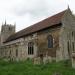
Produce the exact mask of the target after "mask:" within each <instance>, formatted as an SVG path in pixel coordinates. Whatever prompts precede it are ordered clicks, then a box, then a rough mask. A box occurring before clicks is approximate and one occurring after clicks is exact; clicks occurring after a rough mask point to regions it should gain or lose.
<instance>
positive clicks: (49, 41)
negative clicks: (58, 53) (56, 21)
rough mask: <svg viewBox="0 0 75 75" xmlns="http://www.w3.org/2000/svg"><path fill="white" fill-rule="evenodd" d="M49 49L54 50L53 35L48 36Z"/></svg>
mask: <svg viewBox="0 0 75 75" xmlns="http://www.w3.org/2000/svg"><path fill="white" fill-rule="evenodd" d="M48 48H53V37H52V35H49V36H48Z"/></svg>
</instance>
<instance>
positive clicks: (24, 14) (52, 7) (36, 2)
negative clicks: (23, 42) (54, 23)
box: [0, 0, 75, 31]
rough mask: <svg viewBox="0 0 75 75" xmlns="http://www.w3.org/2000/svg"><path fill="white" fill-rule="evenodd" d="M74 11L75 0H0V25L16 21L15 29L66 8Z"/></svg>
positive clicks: (17, 29) (24, 26)
mask: <svg viewBox="0 0 75 75" xmlns="http://www.w3.org/2000/svg"><path fill="white" fill-rule="evenodd" d="M68 4H69V7H70V9H71V10H72V11H73V13H75V0H0V26H1V25H2V23H4V22H5V20H6V21H7V23H8V24H15V23H16V31H19V30H21V29H24V28H26V27H28V26H30V25H32V24H34V23H36V22H38V21H40V20H42V19H45V18H47V17H49V16H51V15H53V14H56V13H58V12H60V11H63V10H65V9H67V7H68Z"/></svg>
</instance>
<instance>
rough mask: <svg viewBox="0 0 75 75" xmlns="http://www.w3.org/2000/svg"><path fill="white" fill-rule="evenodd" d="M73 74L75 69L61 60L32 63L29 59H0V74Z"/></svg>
mask: <svg viewBox="0 0 75 75" xmlns="http://www.w3.org/2000/svg"><path fill="white" fill-rule="evenodd" d="M55 72H59V73H60V75H75V69H72V68H71V67H70V66H68V65H67V66H66V67H65V65H64V63H63V62H58V63H54V62H53V63H49V64H45V65H44V64H42V65H34V64H33V63H32V62H31V61H25V62H4V61H0V75H53V73H55Z"/></svg>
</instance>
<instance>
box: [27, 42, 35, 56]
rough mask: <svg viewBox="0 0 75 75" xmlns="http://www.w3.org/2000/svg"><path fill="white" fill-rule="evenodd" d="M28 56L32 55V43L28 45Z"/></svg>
mask: <svg viewBox="0 0 75 75" xmlns="http://www.w3.org/2000/svg"><path fill="white" fill-rule="evenodd" d="M28 54H29V55H32V54H34V44H33V42H29V43H28Z"/></svg>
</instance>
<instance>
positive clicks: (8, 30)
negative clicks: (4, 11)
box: [1, 21, 15, 44]
mask: <svg viewBox="0 0 75 75" xmlns="http://www.w3.org/2000/svg"><path fill="white" fill-rule="evenodd" d="M14 33H15V25H11V24H6V21H5V24H3V25H2V27H1V44H2V43H3V42H4V41H5V40H6V39H7V38H8V37H9V36H10V35H12V34H14Z"/></svg>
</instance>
